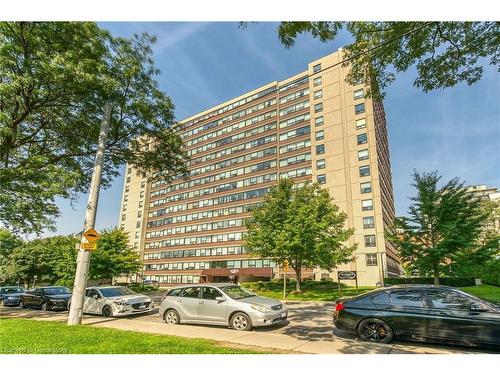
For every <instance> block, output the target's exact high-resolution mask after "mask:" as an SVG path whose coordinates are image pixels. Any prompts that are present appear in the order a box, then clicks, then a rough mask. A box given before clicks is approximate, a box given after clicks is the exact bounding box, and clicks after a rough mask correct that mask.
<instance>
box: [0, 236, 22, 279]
mask: <svg viewBox="0 0 500 375" xmlns="http://www.w3.org/2000/svg"><path fill="white" fill-rule="evenodd" d="M23 243H24V241H23V240H22V239H21V238H20V237H18V236H16V235H15V234H14V233H12V232H10V231H8V230H7V229H5V228H0V283H2V284H3V283H8V282H9V281H12V282H15V281H16V280H13V279H11V276H10V275H9V267H8V266H9V262H8V259H9V256H10V255H11V254H12V252H13V251H14V250H15V249H16V248H17V247H19V246H21V245H22V244H23Z"/></svg>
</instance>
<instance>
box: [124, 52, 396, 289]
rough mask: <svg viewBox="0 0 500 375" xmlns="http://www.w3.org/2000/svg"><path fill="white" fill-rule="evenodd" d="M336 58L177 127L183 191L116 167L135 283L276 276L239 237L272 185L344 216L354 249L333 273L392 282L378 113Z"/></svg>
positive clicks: (387, 176) (389, 198)
mask: <svg viewBox="0 0 500 375" xmlns="http://www.w3.org/2000/svg"><path fill="white" fill-rule="evenodd" d="M341 55H342V53H341V51H338V52H336V53H332V54H330V55H328V56H325V57H323V58H321V59H319V60H316V61H313V62H311V63H310V64H309V66H308V68H307V70H306V71H303V72H301V73H299V74H297V75H295V76H293V77H290V78H287V79H285V80H283V81H275V82H271V83H269V84H267V85H264V86H262V87H259V88H257V89H255V90H253V91H251V92H248V93H245V94H243V95H241V96H239V97H237V98H234V99H231V100H228V101H227V102H224V103H221V104H220V105H217V106H215V107H213V108H210V109H208V110H206V111H203V112H200V113H197V114H196V115H193V116H191V117H189V118H187V119H185V120H183V121H180V122H179V124H178V132H179V134H180V135H181V137H182V139H183V141H184V143H185V147H186V149H187V151H188V153H189V154H190V156H191V162H190V166H189V169H190V180H189V181H185V180H182V179H181V178H179V179H176V180H175V181H173V183H171V184H169V185H168V184H166V183H164V182H162V181H158V182H154V183H152V184H148V183H147V182H146V181H144V180H143V179H141V178H139V177H137V176H136V174H135V173H134V171H133V170H131V169H130V168H129V167H127V171H126V178H125V186H124V192H123V202H122V211H121V218H120V219H121V221H120V225H121V227H122V228H124V229H125V230H127V231H128V232H129V233H130V237H131V238H130V243H131V245H133V246H134V247H135V248H137V250H138V251H139V252H140V254H141V256H142V258H143V261H144V271H143V274H142V275H141V277H143V278H145V279H149V280H157V281H158V282H159V283H160V284H161V285H168V284H176V283H192V282H198V281H208V282H211V281H213V282H216V281H226V280H235V279H237V280H238V281H245V280H258V279H269V278H272V277H279V276H280V271H281V270H280V269H279V267H277V265H276V264H275V263H274V262H273V261H272V260H270V259H258V258H256V257H254V256H251V255H250V254H248V253H247V251H246V248H245V243H244V241H243V240H242V234H243V233H244V232H245V226H244V219H245V218H246V217H249V216H250V213H249V210H250V209H251V208H252V207H254V206H255V205H256V204H258V203H259V202H261V201H262V199H263V197H264V195H265V194H266V193H267V192H268V191H269V190H270V188H271V187H272V186H274V185H276V184H277V181H278V179H280V178H284V177H289V178H292V179H294V181H295V182H296V183H301V182H304V181H306V180H312V181H316V182H318V183H320V184H322V187H324V188H326V189H328V190H329V192H330V195H331V196H332V197H333V199H334V203H335V204H337V205H338V206H339V208H340V209H341V210H342V211H344V212H345V213H347V217H348V219H347V223H346V224H347V226H348V227H351V228H355V233H354V235H353V236H352V238H351V239H350V240H349V244H353V243H357V244H358V248H357V251H356V254H355V255H356V259H355V260H354V261H353V262H352V263H350V264H345V265H343V266H341V267H340V268H339V269H340V270H352V271H357V273H358V282H359V285H376V284H381V283H382V281H383V280H382V279H383V277H384V276H396V275H398V274H399V273H400V264H399V260H398V255H397V252H396V250H395V248H394V247H393V246H392V244H391V243H389V242H388V241H387V240H386V239H385V237H384V230H387V228H388V226H389V225H390V224H391V222H392V221H393V219H394V199H393V191H392V179H391V168H390V159H389V149H388V141H387V128H386V123H385V114H384V108H383V105H382V103H380V102H373V101H372V100H371V99H369V98H366V97H365V89H364V87H363V86H362V85H357V86H350V85H348V84H347V83H346V82H345V76H346V74H347V72H348V70H347V68H344V67H342V64H341ZM305 271H306V272H305V273H304V274H305V276H306V277H310V278H315V279H321V278H333V279H336V277H337V276H336V271H333V272H329V271H326V270H317V269H315V270H305Z"/></svg>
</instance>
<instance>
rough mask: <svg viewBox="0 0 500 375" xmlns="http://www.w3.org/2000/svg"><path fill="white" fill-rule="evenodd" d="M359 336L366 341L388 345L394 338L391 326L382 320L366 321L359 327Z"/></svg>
mask: <svg viewBox="0 0 500 375" xmlns="http://www.w3.org/2000/svg"><path fill="white" fill-rule="evenodd" d="M358 336H359V338H360V339H362V340H365V341H372V342H379V343H382V344H388V343H390V342H391V341H392V339H393V338H394V332H393V330H392V328H391V326H390V325H389V324H387V323H386V322H384V321H383V320H380V319H375V318H373V319H365V320H363V321H362V322H361V323H359V326H358Z"/></svg>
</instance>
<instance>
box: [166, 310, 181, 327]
mask: <svg viewBox="0 0 500 375" xmlns="http://www.w3.org/2000/svg"><path fill="white" fill-rule="evenodd" d="M165 322H166V323H168V324H177V323H178V322H179V319H178V316H177V313H176V312H175V311H173V310H170V311H169V312H167V314H166V315H165Z"/></svg>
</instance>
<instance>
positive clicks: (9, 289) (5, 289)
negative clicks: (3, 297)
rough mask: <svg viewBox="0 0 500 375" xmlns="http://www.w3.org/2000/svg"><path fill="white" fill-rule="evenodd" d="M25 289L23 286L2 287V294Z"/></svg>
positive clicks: (22, 291)
mask: <svg viewBox="0 0 500 375" xmlns="http://www.w3.org/2000/svg"><path fill="white" fill-rule="evenodd" d="M25 291H26V289H25V288H22V287H19V288H2V293H3V294H13V293H24V292H25Z"/></svg>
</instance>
